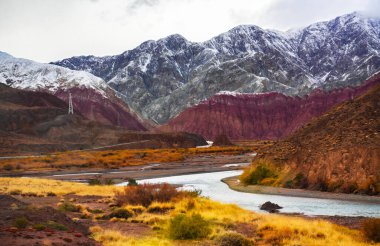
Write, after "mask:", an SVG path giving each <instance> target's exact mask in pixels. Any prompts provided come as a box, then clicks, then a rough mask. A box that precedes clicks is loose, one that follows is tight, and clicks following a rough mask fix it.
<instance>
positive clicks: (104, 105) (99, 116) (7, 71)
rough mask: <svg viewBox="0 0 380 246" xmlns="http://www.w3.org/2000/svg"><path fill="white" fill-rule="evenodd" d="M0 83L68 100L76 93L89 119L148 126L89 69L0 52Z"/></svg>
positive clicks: (80, 108) (140, 127)
mask: <svg viewBox="0 0 380 246" xmlns="http://www.w3.org/2000/svg"><path fill="white" fill-rule="evenodd" d="M0 83H3V84H6V85H8V86H11V87H13V88H17V89H23V90H31V91H44V92H48V93H50V94H53V95H56V96H57V97H59V98H60V99H62V100H64V101H66V102H68V94H69V92H70V93H71V94H72V98H73V105H74V109H75V110H76V111H77V112H78V113H80V114H82V115H83V116H85V117H87V118H88V119H91V120H95V121H99V122H102V123H105V124H112V125H117V126H123V127H126V128H128V129H131V130H145V127H144V126H143V125H142V124H141V123H140V122H139V121H138V120H136V119H135V115H133V114H132V113H131V112H130V109H129V108H128V106H127V105H125V103H124V102H123V101H122V100H121V99H119V98H117V97H116V95H115V94H116V93H115V92H114V90H113V89H112V88H110V87H109V86H108V85H107V83H106V82H105V81H104V80H103V79H101V78H99V77H96V76H94V75H92V74H90V73H88V72H84V71H75V70H70V69H68V68H64V67H61V66H57V65H51V64H43V63H38V62H34V61H31V60H27V59H22V58H15V57H13V56H11V55H9V54H7V53H4V52H0Z"/></svg>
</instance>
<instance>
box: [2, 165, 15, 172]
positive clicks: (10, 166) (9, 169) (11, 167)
mask: <svg viewBox="0 0 380 246" xmlns="http://www.w3.org/2000/svg"><path fill="white" fill-rule="evenodd" d="M3 169H4V171H12V170H13V169H14V167H13V165H12V164H5V165H4V166H3Z"/></svg>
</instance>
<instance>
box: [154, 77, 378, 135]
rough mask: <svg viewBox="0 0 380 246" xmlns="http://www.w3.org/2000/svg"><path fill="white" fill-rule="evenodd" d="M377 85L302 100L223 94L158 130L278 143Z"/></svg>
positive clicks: (273, 94)
mask: <svg viewBox="0 0 380 246" xmlns="http://www.w3.org/2000/svg"><path fill="white" fill-rule="evenodd" d="M375 77H376V76H375ZM378 77H380V75H379V76H378ZM376 83H378V81H377V80H375V79H372V80H370V81H367V82H365V83H364V84H363V85H362V86H359V87H355V88H345V89H336V90H332V91H328V92H327V91H322V90H319V89H318V90H315V91H313V92H312V93H311V94H310V95H308V96H304V97H292V96H286V95H283V94H280V93H276V92H271V93H262V94H242V93H229V92H225V93H223V92H222V93H219V94H217V95H215V96H213V97H212V98H210V99H207V100H204V101H202V102H200V103H199V104H198V105H196V106H193V107H190V108H188V109H186V110H184V111H183V112H182V113H181V114H179V115H178V116H177V117H176V118H174V119H173V120H171V121H169V122H168V123H167V124H166V125H164V126H161V127H160V128H159V129H161V130H162V131H186V132H192V133H197V134H200V135H202V136H204V137H205V138H206V139H210V140H213V139H214V138H215V137H217V136H218V135H220V134H225V135H226V136H227V137H228V138H230V139H235V140H244V139H272V140H273V139H275V140H276V139H281V138H284V137H287V136H289V135H290V134H292V133H293V132H295V131H296V130H297V129H299V128H300V127H301V126H302V125H304V124H305V123H307V122H309V121H310V120H312V119H313V118H315V117H318V116H320V115H322V114H323V113H325V112H326V111H327V110H329V109H331V108H332V107H333V106H335V105H337V104H339V103H341V102H344V101H347V100H351V99H353V98H354V97H357V96H358V95H361V94H362V93H364V92H365V91H367V90H368V89H369V88H371V87H373V86H374V84H376Z"/></svg>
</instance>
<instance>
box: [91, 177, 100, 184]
mask: <svg viewBox="0 0 380 246" xmlns="http://www.w3.org/2000/svg"><path fill="white" fill-rule="evenodd" d="M88 184H89V185H102V181H101V180H100V179H98V178H95V179H90V180H89V181H88Z"/></svg>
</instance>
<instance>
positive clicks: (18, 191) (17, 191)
mask: <svg viewBox="0 0 380 246" xmlns="http://www.w3.org/2000/svg"><path fill="white" fill-rule="evenodd" d="M21 193H22V191H21V190H11V191H10V192H9V194H10V195H14V196H15V195H21Z"/></svg>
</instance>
